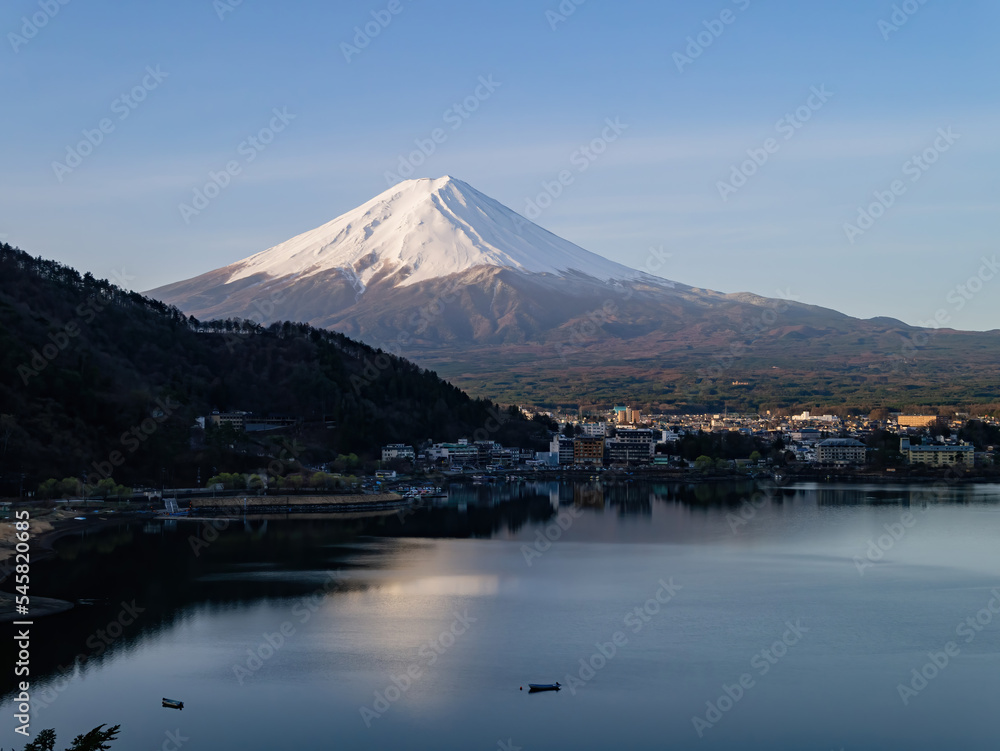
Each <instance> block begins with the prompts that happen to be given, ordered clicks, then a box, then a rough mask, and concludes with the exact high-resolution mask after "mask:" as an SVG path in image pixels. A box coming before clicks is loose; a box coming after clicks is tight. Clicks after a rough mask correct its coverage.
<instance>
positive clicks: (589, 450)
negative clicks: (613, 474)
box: [573, 438, 604, 467]
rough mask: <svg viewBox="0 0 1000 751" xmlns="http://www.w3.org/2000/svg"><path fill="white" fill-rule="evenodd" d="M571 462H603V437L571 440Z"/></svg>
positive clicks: (597, 464) (598, 463)
mask: <svg viewBox="0 0 1000 751" xmlns="http://www.w3.org/2000/svg"><path fill="white" fill-rule="evenodd" d="M573 464H593V465H595V466H598V467H599V466H601V465H603V464H604V439H603V438H577V439H576V440H575V441H573Z"/></svg>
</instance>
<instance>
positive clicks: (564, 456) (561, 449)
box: [549, 435, 573, 464]
mask: <svg viewBox="0 0 1000 751" xmlns="http://www.w3.org/2000/svg"><path fill="white" fill-rule="evenodd" d="M549 452H550V453H553V454H555V455H556V458H557V464H572V463H573V439H572V438H566V437H564V436H561V435H557V436H554V437H553V438H552V442H551V443H550V444H549Z"/></svg>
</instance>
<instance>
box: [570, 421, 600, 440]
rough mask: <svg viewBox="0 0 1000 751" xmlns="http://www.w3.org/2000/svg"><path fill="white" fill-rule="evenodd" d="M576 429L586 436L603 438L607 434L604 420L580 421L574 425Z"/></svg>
mask: <svg viewBox="0 0 1000 751" xmlns="http://www.w3.org/2000/svg"><path fill="white" fill-rule="evenodd" d="M576 429H577V431H579V433H580V434H581V435H585V436H587V438H604V436H606V435H607V434H608V424H607V423H606V422H581V423H580V424H579V425H577V426H576Z"/></svg>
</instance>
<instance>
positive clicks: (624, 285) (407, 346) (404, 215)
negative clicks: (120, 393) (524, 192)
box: [147, 177, 950, 403]
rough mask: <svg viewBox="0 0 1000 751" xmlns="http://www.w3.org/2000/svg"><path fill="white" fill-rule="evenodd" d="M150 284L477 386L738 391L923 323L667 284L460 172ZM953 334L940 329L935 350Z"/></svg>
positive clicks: (879, 370)
mask: <svg viewBox="0 0 1000 751" xmlns="http://www.w3.org/2000/svg"><path fill="white" fill-rule="evenodd" d="M147 294H149V295H150V296H151V297H155V298H158V299H160V300H163V301H164V302H166V303H170V304H172V305H176V306H177V307H178V308H180V309H181V310H183V311H184V312H185V313H188V314H190V315H194V316H196V317H197V318H200V319H211V318H230V317H239V318H248V319H251V320H253V321H256V322H259V323H264V324H267V323H271V322H274V321H283V320H287V321H302V322H306V323H310V324H312V325H314V326H317V327H321V328H331V329H335V330H337V331H341V332H343V333H345V334H347V335H349V336H352V337H355V338H358V339H361V340H363V341H365V342H366V343H368V344H370V345H373V346H376V347H382V348H383V349H387V350H390V351H392V352H394V353H396V354H401V355H404V356H407V357H410V358H411V359H414V360H416V361H417V362H419V363H421V364H423V365H426V366H430V367H434V368H435V369H437V370H438V372H440V373H441V374H443V375H445V376H447V377H449V378H451V379H452V380H454V381H455V382H456V383H458V384H459V385H461V386H463V387H465V388H467V389H469V390H471V391H473V392H474V393H477V394H482V395H488V396H491V397H498V396H500V395H505V396H510V397H511V398H514V397H515V396H516V397H517V398H523V399H525V400H531V398H532V397H533V396H537V394H535V393H533V392H532V391H531V389H532V388H536V389H538V390H539V391H538V393H544V395H545V396H546V398H548V397H551V396H552V395H553V394H556V393H561V394H563V395H564V396H565V397H566V399H567V401H569V402H570V403H571V402H572V401H573V394H577V395H579V392H580V391H581V389H583V390H589V391H591V392H593V391H594V389H596V388H598V385H597V384H600V386H599V388H601V389H604V390H605V393H606V394H615V393H618V392H619V391H621V390H628V389H632V388H635V387H636V384H641V383H647V384H655V386H651V387H650V388H653V391H654V392H655V393H661V394H667V393H669V392H670V390H671V389H675V388H676V387H677V384H678V383H681V382H683V381H685V380H688V379H699V380H700V379H702V378H704V377H705V375H706V374H708V375H709V376H710V378H712V379H714V378H719V379H722V380H723V381H725V382H726V383H729V382H732V383H733V384H734V387H735V388H740V387H745V386H746V384H748V383H750V382H751V381H752V380H754V379H755V376H754V373H756V374H757V376H756V377H759V378H760V379H761V380H762V381H765V380H766V381H767V382H773V381H774V379H775V378H776V375H775V374H776V373H781V372H787V371H784V370H783V368H784V367H787V368H790V369H797V368H799V367H805V368H808V369H810V372H814V371H824V370H828V371H829V372H831V373H832V372H835V371H843V372H845V373H846V372H848V371H850V372H852V373H855V372H856V370H855V369H857V368H864V369H865V370H864V373H865V375H864V378H866V379H867V378H877V379H880V378H885V379H888V378H890V377H891V376H892V375H893V374H894V373H896V371H897V369H898V368H900V367H903V366H904V365H905V364H906V363H907V361H908V360H912V357H910V355H909V354H908V353H909V352H910V351H909V350H907V349H906V345H905V342H906V338H907V337H908V336H912V333H911V332H913V329H912V328H911V327H908V326H906V325H905V324H902V323H900V322H899V321H895V320H892V319H885V318H880V319H871V320H867V321H866V320H859V319H856V318H851V317H849V316H846V315H843V314H841V313H837V312H836V311H833V310H828V309H825V308H819V307H816V306H810V305H805V304H802V303H798V302H791V301H789V300H780V299H768V298H765V297H760V296H758V295H753V294H748V293H738V294H723V293H720V292H713V291H711V290H705V289H698V288H694V287H689V286H686V285H683V284H678V283H675V282H670V281H667V280H666V279H662V278H660V277H657V276H652V275H650V274H646V273H643V272H640V271H637V270H635V269H631V268H629V267H627V266H623V265H621V264H618V263H615V262H613V261H610V260H608V259H606V258H603V257H601V256H599V255H596V254H594V253H591V252H589V251H586V250H584V249H583V248H581V247H579V246H577V245H574V244H573V243H570V242H568V241H566V240H563V239H561V238H559V237H557V236H555V235H553V234H552V233H551V232H548V231H547V230H545V229H542V228H541V227H539V226H538V225H536V224H534V223H533V222H531V221H529V220H528V219H525V218H524V217H522V216H520V215H519V214H517V213H516V212H514V211H512V210H511V209H509V208H507V207H506V206H504V205H502V204H501V203H499V202H497V201H495V200H493V199H492V198H490V197H488V196H486V195H484V194H483V193H480V192H479V191H478V190H476V189H475V188H473V187H471V186H470V185H468V184H466V183H464V182H462V181H461V180H456V179H454V178H451V177H442V178H438V179H434V180H431V179H422V180H410V181H407V182H404V183H401V184H399V185H397V186H395V187H393V188H391V189H389V190H387V191H385V192H384V193H382V194H381V195H378V196H376V197H375V198H373V199H371V200H370V201H368V202H367V203H365V204H363V205H361V206H359V207H358V208H356V209H354V210H352V211H348V212H347V213H346V214H343V215H342V216H340V217H337V218H336V219H334V220H333V221H331V222H328V223H327V224H324V225H323V226H321V227H317V228H316V229H314V230H311V231H309V232H305V233H303V234H301V235H298V236H297V237H294V238H292V239H290V240H288V241H286V242H283V243H281V244H279V245H276V246H274V247H272V248H269V249H268V250H265V251H263V252H260V253H257V254H256V255H253V256H250V257H248V258H246V259H244V260H242V261H237V262H236V263H233V264H231V265H229V266H225V267H223V268H220V269H217V270H215V271H211V272H208V273H206V274H202V275H201V276H197V277H194V278H193V279H188V280H186V281H181V282H177V283H175V284H171V285H168V286H165V287H160V288H159V289H155V290H152V291H151V292H149V293H147ZM785 296H790V295H785ZM946 341H950V334H948V333H947V332H944V331H940V332H938V333H937V335H936V339H935V341H934V343H933V345H931V346H927V347H924V348H922V349H921V350H920V356H921V358H923V359H924V360H927V361H928V362H929V361H930V359H933V351H934V349H935V348H936V347H938V346H939V345H942V346H943V344H944V343H945V342H946ZM748 353H749V354H748ZM942 357H943V360H942V362H947V357H946V356H944V355H942ZM921 362H923V360H922V361H921ZM845 377H846V376H845ZM851 377H852V378H854V377H855V376H854V375H852V376H851ZM582 383H587V384H589V386H586V387H584V386H582V385H580V384H582ZM850 383H854V381H851V382H850ZM512 384H514V385H512ZM525 384H534V385H533V386H531V387H530V388H529V387H528V386H526V385H525ZM609 398H616V397H614V396H609Z"/></svg>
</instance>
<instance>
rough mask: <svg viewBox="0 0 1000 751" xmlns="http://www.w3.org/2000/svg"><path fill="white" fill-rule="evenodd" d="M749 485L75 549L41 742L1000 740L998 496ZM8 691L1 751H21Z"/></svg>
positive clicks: (267, 525)
mask: <svg viewBox="0 0 1000 751" xmlns="http://www.w3.org/2000/svg"><path fill="white" fill-rule="evenodd" d="M752 492H753V487H752V486H749V485H745V486H737V485H733V486H698V487H695V486H674V485H650V484H644V483H630V484H620V485H614V486H607V487H604V486H601V485H599V484H596V483H592V484H560V483H525V484H522V485H517V486H508V485H505V486H503V487H501V488H496V489H491V488H488V487H467V488H457V489H453V491H452V495H451V498H450V499H449V501H448V503H447V505H444V506H441V507H433V508H425V509H420V510H418V511H416V512H415V513H413V514H412V515H409V516H406V517H405V518H402V519H401V518H399V516H398V515H396V514H390V515H386V516H382V517H378V518H364V519H330V518H319V519H310V520H287V519H275V518H272V519H269V520H267V521H266V522H265V521H262V520H253V519H251V520H242V519H241V520H237V521H234V522H233V523H231V524H229V525H228V527H227V528H226V529H224V530H223V531H222V532H221V533H220V534H219V535H218V537H217V538H216V537H215V535H214V534H212V533H211V532H210V533H209V534H208V535H207V536H204V524H203V523H201V522H195V521H178V522H139V523H132V524H122V525H121V526H119V527H117V528H112V529H108V530H103V531H101V532H98V533H92V534H89V535H87V536H82V537H77V538H72V539H66V540H64V541H62V542H61V543H60V544H59V546H58V552H59V555H58V557H57V558H55V559H52V560H49V561H45V562H39V563H35V564H34V565H33V571H32V576H33V588H32V591H33V593H34V594H36V595H43V594H44V595H48V596H53V597H62V598H65V599H71V600H80V599H81V598H83V599H87V600H95V601H96V602H95V603H94V604H91V605H80V606H78V607H76V608H74V609H73V610H72V611H69V612H67V613H65V614H62V615H57V616H53V617H51V618H48V619H44V620H39V621H38V622H37V624H36V626H35V629H34V632H33V636H34V642H33V645H32V661H33V663H32V667H33V671H34V676H33V682H32V691H33V695H34V698H35V701H36V706H35V710H34V715H35V716H34V723H35V724H34V727H33V730H38V729H41V728H44V727H55V728H56V730H57V732H58V733H59V736H60V747H62V746H64V745H66V744H68V742H69V741H70V740H71V738H72V736H74V735H76V734H77V733H79V732H81V731H83V730H87V729H89V728H91V727H93V726H94V725H96V724H98V723H101V722H106V723H120V724H121V725H122V728H123V730H122V734H121V737H120V740H119V742H118V743H117V744H116V746H115V748H121V749H129V750H131V749H159V748H165V747H170V746H164V743H165V742H166V743H173V744H174V745H176V743H175V741H176V738H177V734H178V733H179V734H180V736H181V737H182V738H183V740H182V741H181V745H180V746H179V747H180V748H183V749H185V751H197V750H198V749H212V750H213V751H220V750H224V749H280V748H309V749H318V748H334V747H337V748H362V749H363V748H373V749H374V748H390V747H395V748H407V749H476V748H478V749H501V748H521V749H524V751H532V750H533V749H611V748H631V749H652V748H656V749H665V748H672V749H824V750H829V749H880V750H882V751H885V750H887V749H942V748H953V749H990V750H991V751H993V750H994V749H996V748H997V746H998V741H1000V723H998V720H997V718H998V716H1000V714H998V711H997V703H998V701H1000V699H998V695H1000V691H998V689H1000V658H998V654H1000V650H998V644H1000V615H994V614H993V613H992V612H991V610H990V608H991V606H992V607H993V608H995V609H997V610H998V611H1000V597H998V596H997V595H995V594H994V593H993V590H994V588H995V587H1000V546H998V540H1000V505H998V500H1000V488H998V487H997V486H976V487H963V488H950V489H947V490H946V491H942V492H940V493H937V494H933V495H930V494H927V493H925V492H923V491H921V490H920V489H919V488H903V487H884V486H880V487H864V486H826V485H824V486H799V487H794V488H784V489H781V490H779V491H777V492H776V493H774V494H773V496H772V497H770V498H763V499H760V500H759V501H758V502H757V503H756V504H754V505H743V506H741V501H742V500H743V499H745V498H748V497H750V494H751V493H752ZM198 536H202V540H203V541H204V542H205V543H206V544H205V545H201V544H196V545H192V539H196V538H197V537H198ZM208 538H211V539H208ZM195 548H197V550H195ZM196 553H197V554H196ZM8 586H9V585H8ZM995 598H996V599H995ZM133 602H134V605H133V604H132V603H133ZM123 604H124V605H127V606H129V607H124V606H123ZM130 609H131V610H132V611H134V612H136V613H137V615H136V616H135V618H134V620H133V618H132V616H131V615H130V614H129V610H130ZM139 611H141V612H139ZM994 619H996V620H994ZM112 637H115V638H112ZM78 655H79V656H81V657H80V658H78V659H76V665H75V667H74V658H76V657H77V656H78ZM83 658H86V659H83ZM935 661H936V662H937V663H938V664H937V665H934V662H935ZM915 670H916V671H917V673H916V674H914V671H915ZM9 673H10V671H8V670H5V671H4V675H3V676H2V683H0V686H2V689H3V691H4V696H3V712H2V716H3V717H5V718H7V719H5V720H4V721H3V727H2V728H0V746H3V747H4V748H9V747H11V746H15V747H16V748H20V747H21V746H23V744H24V739H23V738H21V737H20V736H17V735H15V734H14V733H13V732H12V729H13V720H12V719H11V715H12V714H13V703H12V701H13V694H12V693H11V688H12V683H11V680H12V676H10V674H9ZM921 673H922V675H921ZM554 681H560V682H561V683H563V684H565V685H566V688H564V689H563V690H562V691H560V692H559V693H540V694H529V693H528V690H527V689H528V683H529V682H537V683H549V682H554ZM521 686H523V687H524V690H523V691H520V690H519V687H521ZM901 686H903V688H902V689H901V688H900V687H901ZM163 696H167V697H171V698H178V699H182V700H183V701H184V702H185V703H186V707H185V709H184V710H183V711H180V712H178V711H173V710H167V709H162V708H161V707H160V706H159V705H160V698H161V697H163ZM904 699H905V702H904ZM168 733H169V734H170V735H168Z"/></svg>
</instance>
